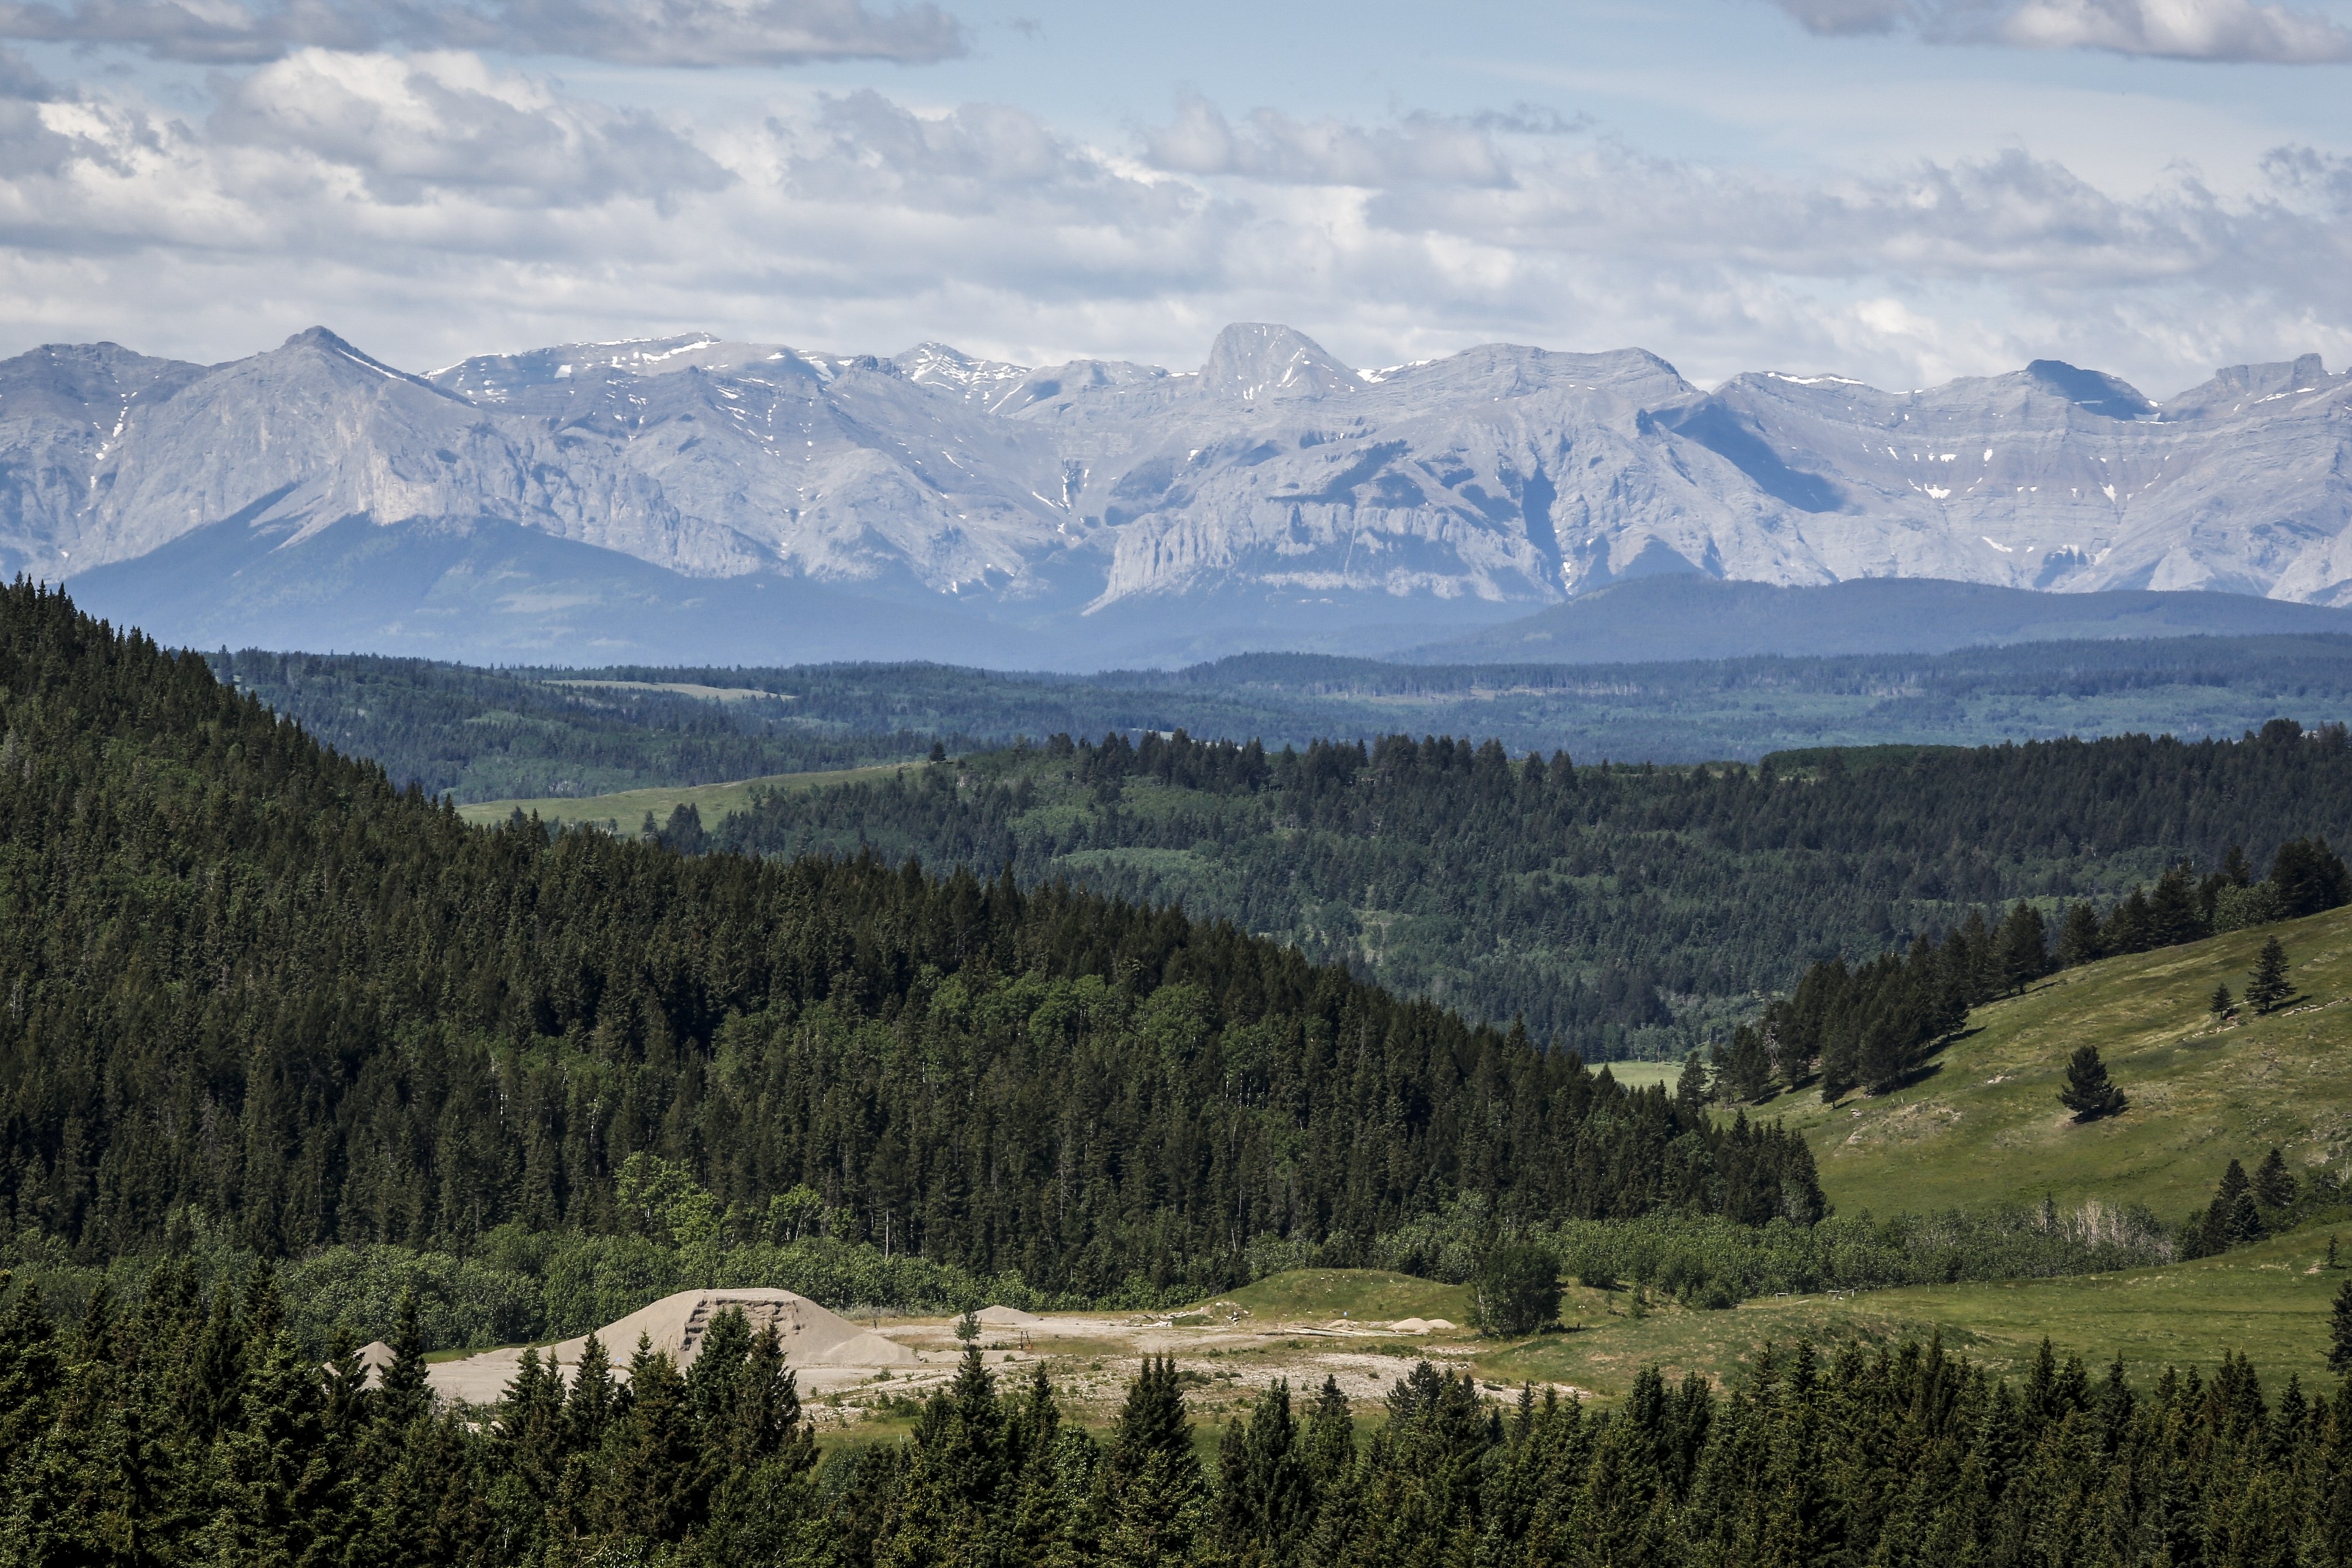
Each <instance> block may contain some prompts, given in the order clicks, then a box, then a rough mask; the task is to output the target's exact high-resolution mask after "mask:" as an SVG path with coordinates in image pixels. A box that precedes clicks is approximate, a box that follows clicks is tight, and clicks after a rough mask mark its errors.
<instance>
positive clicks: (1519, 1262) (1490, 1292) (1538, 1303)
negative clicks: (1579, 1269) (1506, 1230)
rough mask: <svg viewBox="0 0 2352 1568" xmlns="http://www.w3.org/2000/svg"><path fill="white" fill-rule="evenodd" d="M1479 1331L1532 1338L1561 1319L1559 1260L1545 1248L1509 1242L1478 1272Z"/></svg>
mask: <svg viewBox="0 0 2352 1568" xmlns="http://www.w3.org/2000/svg"><path fill="white" fill-rule="evenodd" d="M1477 1308H1478V1327H1479V1328H1480V1329H1482V1330H1484V1331H1486V1332H1487V1333H1490V1334H1500V1335H1506V1336H1515V1335H1518V1334H1531V1333H1534V1332H1535V1331H1537V1330H1538V1329H1540V1328H1542V1327H1544V1326H1545V1325H1546V1324H1548V1323H1551V1322H1555V1321H1558V1320H1559V1258H1555V1257H1553V1256H1552V1254H1551V1252H1550V1251H1549V1249H1548V1248H1545V1247H1537V1246H1533V1245H1531V1244H1529V1243H1526V1242H1507V1243H1506V1244H1504V1245H1503V1246H1500V1247H1496V1248H1494V1249H1493V1250H1492V1251H1490V1252H1488V1253H1487V1254H1486V1266H1485V1267H1484V1268H1481V1269H1480V1270H1479V1271H1478V1288H1477Z"/></svg>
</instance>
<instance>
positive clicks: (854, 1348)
mask: <svg viewBox="0 0 2352 1568" xmlns="http://www.w3.org/2000/svg"><path fill="white" fill-rule="evenodd" d="M730 1309H735V1310H740V1311H741V1312H742V1314H743V1316H744V1317H745V1318H746V1319H747V1320H749V1321H750V1322H751V1332H752V1334H753V1335H754V1336H757V1335H758V1334H759V1333H760V1332H761V1331H762V1330H764V1329H766V1328H767V1327H768V1326H769V1325H770V1324H773V1325H774V1326H775V1330H776V1339H777V1341H778V1342H779V1343H781V1344H782V1346H783V1351H784V1364H785V1365H787V1366H912V1365H914V1364H915V1362H916V1356H915V1352H913V1351H910V1350H908V1348H907V1347H906V1346H904V1345H902V1344H898V1343H896V1342H892V1341H890V1340H886V1339H884V1338H883V1337H882V1336H881V1335H879V1334H877V1333H874V1332H871V1331H868V1330H866V1329H861V1328H859V1327H858V1326H857V1325H856V1323H853V1322H851V1321H849V1320H848V1319H847V1318H845V1317H843V1316H841V1314H839V1313H838V1312H828V1311H826V1310H824V1308H823V1307H820V1306H818V1305H817V1304H816V1303H815V1302H814V1301H812V1300H809V1299H808V1298H807V1297H805V1296H796V1295H794V1294H793V1292H791V1291H790V1290H764V1289H747V1290H681V1291H679V1292H678V1293H677V1295H675V1296H665V1297H663V1298H662V1299H661V1300H658V1301H656V1302H655V1303H654V1304H653V1305H652V1306H650V1307H646V1308H644V1309H641V1310H638V1311H635V1312H632V1313H630V1314H629V1315H628V1316H627V1317H625V1318H623V1319H622V1320H621V1321H619V1322H616V1323H608V1324H606V1325H605V1326H604V1328H601V1329H599V1330H597V1331H596V1337H597V1339H598V1340H600V1341H602V1342H604V1352H605V1354H607V1355H609V1356H611V1357H612V1358H613V1361H614V1363H615V1364H617V1365H620V1366H623V1367H625V1366H626V1365H627V1364H628V1361H629V1357H630V1356H631V1355H633V1354H635V1352H636V1348H637V1339H638V1337H639V1336H640V1335H643V1336H644V1337H645V1338H646V1340H648V1341H649V1342H651V1343H652V1346H653V1348H654V1349H655V1350H656V1351H664V1352H667V1353H668V1355H669V1358H670V1359H671V1360H672V1361H674V1362H676V1363H677V1365H678V1370H680V1371H681V1372H682V1371H684V1370H685V1369H686V1368H688V1367H689V1366H692V1365H693V1364H694V1358H695V1356H696V1355H697V1354H698V1353H699V1352H700V1351H701V1349H702V1337H703V1334H704V1332H705V1331H707V1330H708V1329H709V1326H710V1323H711V1321H712V1320H713V1319H715V1318H717V1317H718V1316H719V1314H720V1313H721V1312H724V1311H727V1310H730ZM587 1344H588V1340H587V1336H586V1335H584V1334H583V1335H582V1336H581V1337H580V1338H579V1339H576V1340H566V1341H565V1342H563V1343H562V1344H560V1345H557V1346H555V1347H554V1351H553V1353H554V1354H556V1355H558V1356H560V1357H562V1360H563V1364H564V1365H566V1366H577V1365H578V1364H579V1363H580V1353H581V1352H582V1351H583V1350H584V1349H585V1348H586V1347H587Z"/></svg>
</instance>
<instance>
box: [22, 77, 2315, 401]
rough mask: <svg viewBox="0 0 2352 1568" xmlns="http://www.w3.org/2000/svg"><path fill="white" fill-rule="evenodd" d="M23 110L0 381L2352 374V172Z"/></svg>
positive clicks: (1289, 138) (1568, 146)
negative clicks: (577, 347)
mask: <svg viewBox="0 0 2352 1568" xmlns="http://www.w3.org/2000/svg"><path fill="white" fill-rule="evenodd" d="M33 85H34V89H35V90H36V91H39V92H42V93H43V94H44V97H43V98H42V99H40V100H25V99H20V100H0V290H5V297H7V298H8V299H9V300H11V303H12V310H11V313H10V319H11V321H12V323H13V324H14V326H15V327H16V333H17V334H18V342H16V344H13V345H10V344H0V350H10V349H12V348H13V347H16V346H22V344H23V343H24V342H30V341H37V338H56V337H110V338H114V339H116V340H118V341H121V342H128V343H130V344H131V345H132V346H134V347H138V348H142V349H143V350H146V351H147V352H169V353H182V354H186V355H188V356H190V357H199V358H219V357H225V356H226V355H227V354H230V353H244V352H249V351H250V350H251V349H252V348H253V347H255V346H257V344H259V343H261V342H265V341H270V340H272V339H273V337H274V336H282V335H283V333H284V332H285V331H291V330H294V329H295V328H299V327H300V326H304V325H308V324H310V322H313V321H326V322H328V323H329V324H331V325H333V326H335V327H336V328H337V330H339V331H343V332H344V333H345V334H346V335H347V336H351V337H352V338H353V339H354V340H355V341H357V342H362V344H363V345H364V346H366V347H367V348H369V349H370V350H371V351H372V352H374V353H379V354H382V355H383V356H384V357H386V358H388V359H391V360H393V361H394V363H405V364H410V365H425V364H433V363H446V362H448V361H450V360H454V359H456V358H458V357H461V356H462V355H463V354H465V353H476V352H481V351H484V350H486V349H490V348H520V347H525V346H529V345H530V344H532V343H534V342H563V341H572V340H578V339H581V338H609V337H617V336H623V335H628V334H631V333H636V332H645V331H670V330H684V329H688V328H695V327H707V328H710V329H712V330H715V331H724V332H729V333H731V334H735V335H741V336H751V337H759V338H773V339H780V340H782V341H784V342H795V343H798V344H801V345H803V346H805V347H811V348H832V349H842V350H863V351H868V352H876V351H880V352H887V351H889V350H891V349H894V348H896V347H898V346H901V345H903V344H904V343H907V342H915V341H918V340H919V339H923V338H942V339H945V340H948V341H950V342H960V343H961V344H963V345H964V346H966V347H969V348H971V349H975V350H979V351H983V352H988V353H996V354H1001V355H1004V356H1006V357H1013V358H1019V359H1024V360H1026V361H1028V362H1030V363H1050V362H1051V361H1054V360H1056V359H1061V358H1066V357H1070V356H1072V355H1074V354H1078V353H1102V354H1106V355H1112V356H1118V357H1135V358H1146V359H1154V360H1158V361H1160V363H1172V364H1175V365H1179V366H1188V365H1190V364H1192V363H1196V362H1197V360H1198V358H1199V356H1200V354H1201V353H1202V349H1203V347H1204V345H1205V344H1206V342H1207V341H1208V338H1209V337H1210V335H1211V334H1212V333H1213V331H1214V330H1215V329H1216V327H1217V326H1219V325H1220V324H1222V323H1223V321H1230V320H1287V321H1293V322H1295V323H1296V324H1297V325H1299V326H1301V327H1302V328H1305V329H1307V330H1308V331H1312V332H1313V333H1315V335H1317V336H1318V338H1321V339H1323V340H1324V341H1325V342H1328V343H1329V344H1330V345H1331V346H1332V347H1333V348H1335V349H1336V350H1338V351H1339V352H1340V353H1343V354H1348V355H1350V356H1353V357H1355V358H1357V359H1358V360H1360V362H1361V363H1395V362H1396V361H1399V360H1404V359H1412V358H1421V357H1424V356H1426V355H1428V354H1431V353H1444V352H1448V351H1451V350H1453V349H1456V348H1460V347H1463V346H1465V345H1467V344H1468V343H1471V342H1481V341H1490V340H1494V339H1498V338H1507V339H1515V340H1517V341H1520V342H1538V343H1543V344H1547V345H1550V346H1555V347H1572V348H1610V347H1619V346H1623V345H1627V344H1640V345H1643V346H1645V347H1649V348H1652V349H1654V350H1656V351H1657V352H1660V353H1664V354H1666V355H1667V356H1668V357H1669V358H1671V359H1674V360H1675V362H1676V363H1678V364H1679V365H1680V366H1681V368H1682V369H1683V370H1684V371H1685V374H1690V375H1692V376H1694V377H1695V378H1696V379H1700V380H1714V379H1717V378H1719V377H1721V376H1724V375H1727V374H1732V373H1734V372H1737V371H1739V370H1742V369H1752V368H1759V367H1777V368H1785V369H1826V370H1832V371H1836V372H1839V373H1842V374H1857V375H1862V376H1864V377H1866V378H1869V379H1873V380H1875V381H1878V382H1880V383H1881V384H1895V385H1916V384H1924V383H1926V382H1927V381H1931V380H1934V379H1938V378H1941V377H1943V376H1948V375H1951V374H1975V373H1982V372H1990V371H1996V370H2000V369H2003V368H2008V367H2012V366H2014V365H2015V364H2018V363H2023V361H2024V360H2026V359H2029V358H2033V357H2039V356H2050V357H2056V358H2063V359H2068V360H2072V361H2074V362H2075V363H2094V364H2098V365H2101V366H2103V367H2105V368H2110V369H2113V370H2116V371H2117V372H2118V373H2120V374H2126V375H2127V376H2130V377H2132V378H2133V379H2135V380H2137V381H2139V382H2141V383H2143V384H2146V385H2147V387H2148V389H2149V390H2150V391H2152V392H2155V393H2158V395H2161V394H2163V393H2165V392H2168V391H2169V390H2172V389H2173V388H2175V387H2177V386H2179V385H2182V384H2188V383H2189V382H2190V381H2193V380H2195V379H2198V378H2199V377H2200V376H2201V375H2202V374H2203V373H2204V372H2205V370H2206V369H2207V368H2209V367H2210V365H2211V364H2213V363H2231V362H2236V361H2242V360H2245V359H2249V358H2256V359H2259V358H2272V357H2281V356H2282V355H2284V354H2287V353H2296V352H2303V351H2305V350H2312V349H2315V350H2319V351H2321V352H2324V353H2327V354H2328V355H2329V357H2330V359H2331V361H2340V360H2343V359H2346V358H2352V331H2347V325H2346V323H2347V322H2352V222H2347V218H2352V208H2348V207H2347V203H2352V195H2347V190H2352V175H2347V173H2346V165H2345V163H2343V161H2342V160H2341V159H2340V158H2337V157H2336V156H2335V155H2334V154H2332V153H2322V152H2316V151H2313V150H2309V149H2283V150H2281V151H2280V152H2278V153H2274V154H2273V155H2272V157H2271V158H2270V159H2269V160H2267V161H2266V163H2264V165H2263V168H2262V169H2259V170H2254V171H2251V172H2249V174H2248V176H2247V182H2246V183H2247V184H2248V186H2249V187H2250V188H2252V189H2253V190H2254V191H2255V193H2256V194H2254V195H2252V196H2245V197H2224V196H2222V195H2217V194H2215V192H2214V191H2213V190H2211V189H2210V188H2208V187H2207V186H2206V185H2205V184H2202V183H2200V182H2199V181H2198V180H2196V179H2195V178H2193V177H2190V176H2189V175H2187V174H2182V175H2179V176H2177V177H2176V178H2174V179H2173V180H2171V181H2170V182H2169V183H2168V184H2165V185H2163V186H2162V187H2161V188H2159V189H2158V190H2157V191H2156V192H2154V193H2153V194H2141V195H2118V194H2116V193H2115V192H2113V191H2110V190H2106V189H2103V188H2101V187H2100V186H2099V185H2097V184H2095V183H2093V182H2091V181H2089V180H2086V179H2084V178H2083V177H2082V176H2081V175H2079V174H2076V173H2074V171H2072V170H2070V169H2069V168H2067V167H2065V166H2063V164H2060V163H2055V162H2053V161H2050V160H2043V159H2035V158H2032V157H2029V156H2027V155H2025V154H2023V153H2006V154H2001V155H1999V156H1995V157H1990V158H1984V159H1973V160H1952V161H1942V162H1937V161H1921V162H1918V163H1914V164H1911V165H1909V166H1908V167H1906V168H1904V169H1902V170H1900V171H1899V172H1896V173H1892V174H1876V175H1871V176H1859V175H1824V176H1800V175H1796V174H1788V173H1774V172H1767V171H1763V170H1759V169H1757V168H1752V167H1747V166H1742V165H1731V164H1719V163H1700V162H1696V161H1691V160H1683V159H1674V158H1665V157H1661V156H1657V155H1654V154H1650V153H1643V152H1642V151H1640V150H1638V149H1634V148H1632V147H1629V146H1627V145H1625V144H1623V143H1622V142H1618V141H1614V140H1612V139H1609V138H1606V137H1598V136H1591V135H1573V136H1561V135H1554V134H1530V133H1529V132H1531V131H1532V132H1551V131H1557V130H1560V129H1566V128H1564V127H1560V126H1557V125H1554V124H1550V123H1549V122H1545V121H1535V120H1517V119H1511V120H1506V119H1502V118H1498V119H1496V120H1494V121H1470V120H1443V121H1441V120H1437V119H1435V118H1432V117H1422V116H1414V115H1410V114H1406V115H1399V116H1396V117H1393V118H1391V120H1388V121H1382V122H1377V123H1370V124H1360V125H1359V124H1349V123H1344V122H1338V121H1321V122H1317V123H1315V124H1313V125H1311V126H1306V125H1301V124H1300V123H1299V122H1297V121H1291V120H1287V119H1284V118H1282V117H1279V116H1273V115H1265V114H1255V115H1246V116H1237V117H1234V118H1233V119H1231V120H1228V119H1227V118H1226V117H1225V116H1224V115H1223V114H1222V113H1220V112H1219V111H1217V110H1215V109H1214V108H1213V106H1211V105H1209V104H1206V103H1194V104H1187V105H1184V106H1182V108H1181V110H1180V112H1179V114H1178V115H1177V117H1176V119H1175V120H1174V121H1171V122H1170V123H1169V124H1166V125H1162V126H1157V127H1153V128H1151V129H1149V130H1145V131H1142V132H1138V133H1137V134H1136V144H1135V146H1133V147H1131V148H1130V147H1119V146H1103V145H1097V144H1092V143H1089V142H1087V141H1085V140H1083V139H1081V138H1077V137H1074V136H1072V135H1070V134H1068V133H1067V132H1064V131H1062V130H1059V129H1057V128H1056V127H1055V126H1054V125H1052V124H1049V123H1047V122H1046V121H1043V120H1041V119H1039V118H1037V117H1036V116H1034V115H1032V114H1029V113H1026V112H1024V111H1022V110H1014V109H1008V108H1004V107H1002V106H994V105H986V104H967V105H963V106H961V107H957V108H953V109H947V110H914V109H910V108H908V106H906V105H904V104H901V103H898V102H896V101H894V100H890V99H888V98H886V97H884V96H882V95H880V94H878V93H873V92H856V93H850V94H845V95H838V96H830V97H814V98H808V99H804V100H798V101H797V102H791V103H780V104H776V105H773V106H772V108H771V110H770V111H769V112H767V113H765V114H762V115H760V116H757V117H755V118H747V119H742V120H738V121H723V122H707V123H695V122H690V121H683V120H665V119H657V118H655V117H652V116H649V115H644V114H638V113H631V112H628V111H624V110H615V109H613V108H610V107H608V106H605V105H603V104H600V103H597V102H595V101H593V100H586V99H583V98H580V97H577V96H573V95H572V94H569V93H567V92H565V91H563V90H562V89H559V88H558V87H556V86H554V85H551V84H550V83H548V82H545V81H543V80H540V79H534V78H530V77H524V76H519V75H515V74H512V73H507V72H501V71H498V70H494V69H492V68H489V67H488V66H487V65H485V64H484V63H483V62H482V61H481V60H480V59H478V58H475V57H472V56H468V55H464V54H455V53H440V54H430V55H418V56H407V57H396V56H389V55H383V54H372V53H371V54H346V53H337V52H333V51H326V50H303V51H299V52H297V53H296V54H293V55H291V56H289V58H286V59H283V60H281V61H278V62H276V63H273V64H271V65H268V66H266V67H263V68H259V69H257V70H255V71H252V72H250V73H248V74H247V75H246V76H244V77H243V78H241V79H222V80H220V81H219V82H218V83H217V84H216V87H215V91H216V93H217V107H216V109H215V111H214V112H213V113H212V114H211V115H209V116H208V117H199V118H195V119H193V120H190V119H182V118H177V117H173V116H171V115H167V114H163V113H160V112H158V111H156V110H154V109H152V107H149V106H147V105H145V104H143V103H142V102H141V101H139V100H131V99H111V98H103V97H99V96H95V95H91V94H89V93H86V92H85V93H79V94H76V93H73V92H68V91H66V90H64V89H56V90H50V89H47V88H46V87H45V86H44V85H43V84H39V83H38V82H37V79H35V81H34V84H33ZM4 97H5V95H0V98H4ZM12 115H13V116H14V117H15V118H13V119H12V118H10V117H11V116H12ZM23 334H33V335H32V336H25V335H23Z"/></svg>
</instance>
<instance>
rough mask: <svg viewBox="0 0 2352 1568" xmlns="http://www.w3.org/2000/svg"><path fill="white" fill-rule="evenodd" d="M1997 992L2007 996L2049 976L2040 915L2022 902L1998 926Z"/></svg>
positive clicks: (2046, 933)
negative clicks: (1999, 990)
mask: <svg viewBox="0 0 2352 1568" xmlns="http://www.w3.org/2000/svg"><path fill="white" fill-rule="evenodd" d="M2047 973H2050V933H2049V931H2048V930H2047V928H2045V927H2044V926H2043V925H2042V911H2041V910H2037V909H2035V908H2034V907H2033V906H2032V904H2029V903H2027V902H2025V901H2024V900H2022V899H2021V900H2018V901H2017V902H2016V903H2014V904H2012V905H2011V906H2010V910H2009V914H2008V917H2007V918H2006V919H2004V920H2003V921H2001V922H2000V982H2001V988H2002V989H2003V990H2005V991H2008V992H2011V994H2016V993H2021V992H2022V991H2023V990H2024V989H2025V988H2026V987H2027V986H2029V985H2031V984H2033V983H2034V982H2035V981H2037V980H2039V979H2041V978H2042V976H2043V975H2044V974H2047Z"/></svg>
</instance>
